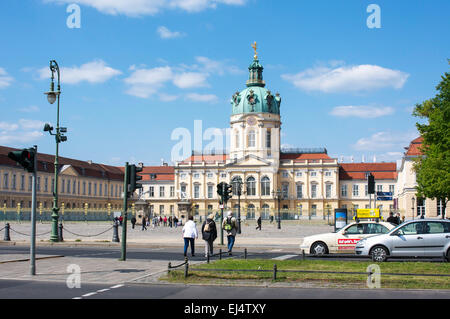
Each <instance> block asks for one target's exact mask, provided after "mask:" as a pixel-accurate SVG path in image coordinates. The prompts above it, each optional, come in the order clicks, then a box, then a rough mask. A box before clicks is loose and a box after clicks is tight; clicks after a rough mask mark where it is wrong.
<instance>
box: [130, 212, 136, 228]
mask: <svg viewBox="0 0 450 319" xmlns="http://www.w3.org/2000/svg"><path fill="white" fill-rule="evenodd" d="M135 225H136V217H134V215H133V217H131V228H132V229H134V226H135Z"/></svg>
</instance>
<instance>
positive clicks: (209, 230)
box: [202, 214, 217, 257]
mask: <svg viewBox="0 0 450 319" xmlns="http://www.w3.org/2000/svg"><path fill="white" fill-rule="evenodd" d="M202 238H203V240H204V241H205V257H208V255H209V256H212V255H213V245H214V240H216V238H217V227H216V223H215V222H214V214H209V215H208V217H207V218H206V220H205V221H204V222H203V225H202Z"/></svg>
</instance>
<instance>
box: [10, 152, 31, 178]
mask: <svg viewBox="0 0 450 319" xmlns="http://www.w3.org/2000/svg"><path fill="white" fill-rule="evenodd" d="M35 156H36V151H35V149H34V148H24V149H23V150H21V151H13V152H9V153H8V157H9V158H10V159H12V160H13V161H16V162H17V163H19V164H20V165H22V167H23V168H24V169H26V170H27V171H28V172H30V173H33V172H34V170H35V169H36V168H35V167H34V158H35Z"/></svg>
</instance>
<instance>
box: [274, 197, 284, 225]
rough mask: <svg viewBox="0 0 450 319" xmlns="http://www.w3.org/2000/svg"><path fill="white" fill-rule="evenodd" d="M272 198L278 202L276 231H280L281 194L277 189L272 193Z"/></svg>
mask: <svg viewBox="0 0 450 319" xmlns="http://www.w3.org/2000/svg"><path fill="white" fill-rule="evenodd" d="M272 196H273V197H274V198H276V199H277V201H278V229H281V216H280V202H281V199H282V197H283V193H282V192H281V190H280V189H279V188H278V189H277V191H275V190H273V191H272Z"/></svg>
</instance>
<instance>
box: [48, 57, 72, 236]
mask: <svg viewBox="0 0 450 319" xmlns="http://www.w3.org/2000/svg"><path fill="white" fill-rule="evenodd" d="M50 71H51V72H52V77H51V83H50V91H48V92H45V93H44V94H45V95H47V100H48V102H49V103H50V104H53V103H55V102H56V101H58V102H57V108H56V133H52V131H53V127H52V126H51V125H50V124H45V126H44V132H49V134H50V135H53V136H55V141H56V153H55V183H54V190H53V207H52V230H51V235H50V241H52V242H57V241H59V236H58V211H59V208H58V170H59V169H58V150H59V143H61V142H65V141H67V136H64V135H62V134H61V133H65V132H67V128H65V127H59V97H60V95H61V85H60V72H59V66H58V63H56V61H55V60H51V61H50ZM55 72H56V73H57V75H58V87H57V90H56V91H55V83H54V79H55Z"/></svg>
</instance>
